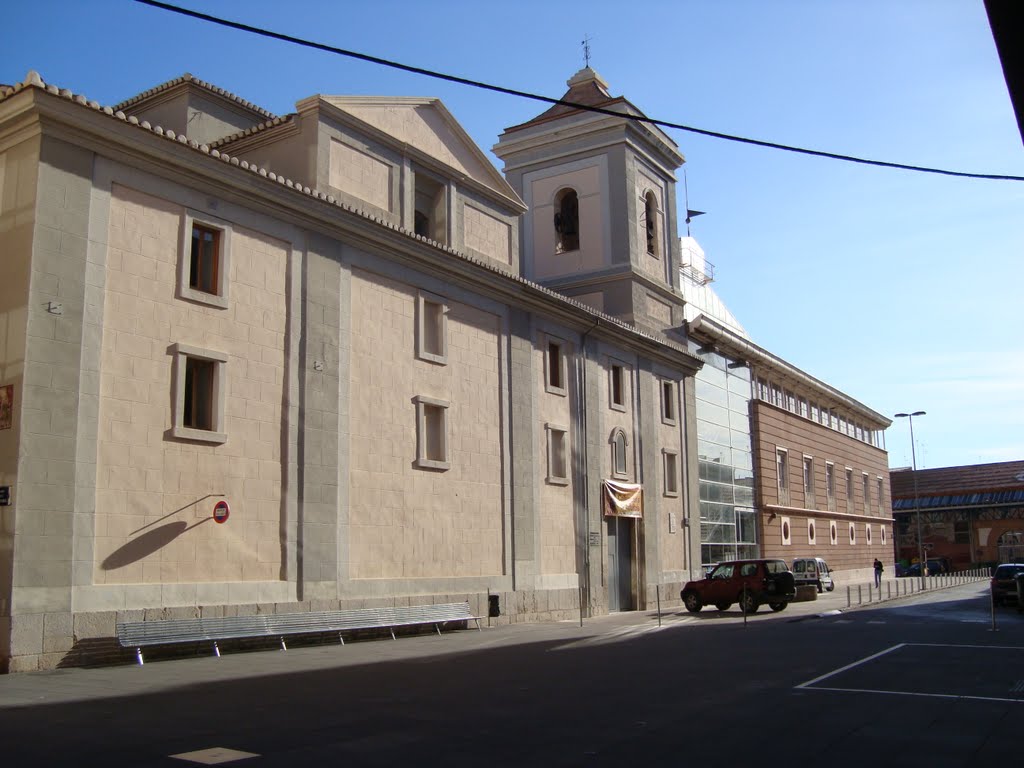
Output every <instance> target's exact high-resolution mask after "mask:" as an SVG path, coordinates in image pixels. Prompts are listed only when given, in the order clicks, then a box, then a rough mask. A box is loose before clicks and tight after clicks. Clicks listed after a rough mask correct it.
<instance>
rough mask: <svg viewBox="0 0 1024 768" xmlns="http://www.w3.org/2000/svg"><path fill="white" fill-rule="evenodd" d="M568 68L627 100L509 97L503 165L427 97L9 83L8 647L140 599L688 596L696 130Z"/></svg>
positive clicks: (87, 631) (0, 102)
mask: <svg viewBox="0 0 1024 768" xmlns="http://www.w3.org/2000/svg"><path fill="white" fill-rule="evenodd" d="M570 94H573V96H574V97H575V96H577V95H580V96H581V97H583V98H589V99H592V100H593V101H594V102H595V103H605V104H607V105H609V106H610V107H611V108H613V109H618V110H621V111H622V115H623V117H622V118H618V117H614V116H608V115H598V116H595V115H591V114H583V113H577V112H573V111H572V110H569V111H562V110H560V109H559V108H556V109H555V110H553V111H549V112H548V113H545V114H544V115H541V116H539V117H538V118H536V119H535V120H532V121H530V122H528V123H525V124H523V125H520V126H516V127H515V128H510V129H508V130H507V131H506V132H505V133H504V134H503V135H502V137H501V139H500V141H499V144H498V149H497V151H498V154H499V155H500V156H501V157H502V158H503V160H504V161H505V163H506V174H507V178H508V180H507V181H506V179H505V178H503V177H502V176H501V174H499V173H498V172H497V171H496V170H495V169H494V168H493V166H492V165H491V164H490V162H489V161H488V159H487V158H486V156H485V155H484V154H483V153H482V152H481V151H480V150H479V148H478V147H476V146H475V145H474V144H473V142H472V141H471V140H470V139H469V138H468V136H467V135H466V134H465V132H464V131H463V130H462V128H461V127H460V126H459V125H458V123H457V122H456V121H455V120H454V118H453V117H452V116H451V115H450V114H449V113H448V112H447V110H446V109H445V108H444V106H443V105H442V104H441V103H440V102H439V101H437V100H436V99H384V98H365V97H358V98H351V97H335V96H319V95H318V96H313V97H310V98H308V99H305V100H303V101H300V102H299V103H298V104H297V106H296V111H295V112H294V113H292V114H289V115H283V116H278V115H274V114H271V113H269V112H268V111H266V110H263V109H262V108H260V107H257V106H255V105H254V104H252V103H250V102H247V101H244V100H243V99H240V98H238V97H237V96H234V95H233V94H230V93H228V92H226V91H224V90H222V89H220V88H217V87H215V86H213V85H211V84H209V83H205V82H203V81H200V80H198V79H196V78H194V77H192V76H190V75H186V76H184V77H182V78H178V79H176V80H172V81H170V82H168V83H164V84H163V85H160V86H158V87H156V88H153V89H152V90H150V91H147V92H145V93H143V94H140V95H139V96H137V97H134V98H131V99H129V100H127V101H125V102H122V103H121V104H118V105H116V106H114V107H103V106H101V105H99V104H97V103H96V102H92V101H90V100H88V99H87V98H85V97H84V96H81V95H78V94H75V93H72V92H71V91H68V90H66V89H62V88H60V87H57V86H55V85H52V84H48V83H45V82H44V81H43V80H42V79H41V78H40V76H39V75H37V74H35V73H29V75H28V76H27V78H26V79H25V81H24V82H22V83H19V84H17V85H16V86H14V87H13V88H8V89H4V90H3V91H2V92H0V237H2V239H3V242H4V253H3V259H4V274H5V279H4V281H3V284H2V285H0V323H2V326H0V327H2V331H3V332H2V334H0V344H2V345H0V488H3V489H5V490H4V491H3V492H2V493H0V504H2V505H3V506H0V521H2V529H0V664H2V665H3V666H4V667H5V668H7V669H9V670H11V671H18V670H28V669H40V668H50V667H54V666H57V665H60V664H68V663H75V662H76V661H78V660H80V659H81V654H82V653H83V649H84V648H86V647H93V646H95V645H96V644H97V643H100V644H102V641H104V640H110V639H111V638H113V636H114V626H115V622H116V621H118V620H125V619H133V620H137V619H158V618H168V617H170V618H173V617H191V616H200V615H211V616H220V615H234V614H239V613H258V612H291V611H303V610H318V609H330V608H334V607H360V606H368V605H394V604H409V603H412V604H415V603H422V602H447V601H450V600H453V599H458V600H469V601H470V602H471V603H472V604H473V607H474V609H475V610H476V611H477V612H480V613H483V612H485V611H487V609H488V606H492V605H497V606H500V613H501V615H500V616H497V617H495V619H494V620H495V621H526V620H533V619H542V618H565V617H569V616H577V615H579V614H580V613H581V612H582V614H583V615H595V614H601V613H605V612H607V611H614V610H633V609H642V608H645V607H647V606H648V605H651V604H653V602H654V600H655V598H656V596H657V595H661V596H662V597H663V598H666V597H668V596H671V595H674V594H678V590H679V585H680V584H681V583H682V582H685V581H686V580H687V579H688V578H690V576H691V575H692V574H693V573H694V572H696V570H697V569H698V566H699V562H700V543H699V540H698V539H697V538H696V537H695V536H691V535H690V532H691V531H695V530H696V527H695V526H696V518H695V517H694V518H693V519H694V524H693V526H691V524H690V523H691V515H692V513H693V510H695V509H696V508H697V495H696V487H697V486H696V483H695V482H694V478H695V476H696V472H697V469H696V467H697V462H696V454H695V447H696V420H695V415H694V402H695V400H694V384H693V376H694V374H695V373H696V371H697V370H698V369H699V368H700V367H701V361H700V360H699V359H698V358H697V357H696V356H695V355H693V354H692V353H691V352H690V351H689V350H688V348H687V341H686V338H685V335H684V330H683V327H682V322H683V316H682V306H683V301H682V297H681V295H680V293H679V290H678V288H677V286H676V283H675V275H676V274H677V270H678V263H679V256H678V250H677V239H676V237H675V211H674V199H675V196H674V175H673V173H674V171H675V169H676V168H677V167H678V165H679V164H680V163H681V162H682V156H681V155H680V154H679V152H678V149H677V148H676V147H675V145H674V144H673V143H672V142H671V141H670V140H669V139H668V138H667V137H665V136H664V135H663V134H660V132H658V131H657V130H655V129H651V128H649V127H646V126H643V125H642V124H638V123H634V122H632V121H631V120H630V119H629V115H631V114H637V113H638V110H636V108H635V107H633V106H632V105H631V104H629V103H628V102H627V101H625V100H624V99H614V98H612V97H610V96H609V95H608V92H607V86H606V85H604V84H603V81H601V80H600V78H599V77H598V76H597V75H596V73H593V72H592V70H589V69H588V70H583V71H582V72H581V73H578V75H577V76H576V77H574V78H573V80H571V81H570ZM524 201H525V202H524ZM219 502H224V503H226V504H227V506H228V508H229V514H228V515H226V516H225V515H220V516H219V517H218V519H216V520H215V519H214V518H213V515H212V511H213V509H214V506H215V504H217V503H219Z"/></svg>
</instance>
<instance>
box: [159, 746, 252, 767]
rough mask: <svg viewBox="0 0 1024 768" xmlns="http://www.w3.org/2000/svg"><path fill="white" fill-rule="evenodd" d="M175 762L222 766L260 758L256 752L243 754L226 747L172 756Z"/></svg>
mask: <svg viewBox="0 0 1024 768" xmlns="http://www.w3.org/2000/svg"><path fill="white" fill-rule="evenodd" d="M170 757H172V758H174V759H175V760H185V761H187V762H190V763H199V764H200V765H220V764H222V763H233V762H235V761H236V760H247V759H248V758H250V757H259V755H257V754H256V753H255V752H242V751H241V750H238V749H228V748H226V747H210V748H209V749H197V750H196V751H194V752H182V753H181V754H178V755H171V756H170Z"/></svg>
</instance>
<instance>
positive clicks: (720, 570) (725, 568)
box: [711, 565, 734, 579]
mask: <svg viewBox="0 0 1024 768" xmlns="http://www.w3.org/2000/svg"><path fill="white" fill-rule="evenodd" d="M733 569H734V566H732V565H720V566H718V567H717V568H715V570H714V571H713V572H712V573H711V578H712V579H731V578H732V572H733Z"/></svg>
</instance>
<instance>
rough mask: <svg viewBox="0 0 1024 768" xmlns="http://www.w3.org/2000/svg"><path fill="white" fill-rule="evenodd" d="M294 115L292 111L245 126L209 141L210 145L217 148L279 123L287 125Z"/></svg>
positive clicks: (293, 118)
mask: <svg viewBox="0 0 1024 768" xmlns="http://www.w3.org/2000/svg"><path fill="white" fill-rule="evenodd" d="M296 117H297V114H296V113H295V112H292V113H291V114H288V115H284V116H283V117H275V118H274V119H273V120H267V121H266V122H265V123H260V124H259V125H254V126H253V127H252V128H246V129H245V130H244V131H239V132H238V133H232V134H231V135H230V136H224V137H223V138H220V139H217V140H216V141H211V142H210V147H217V148H218V149H219V148H220V147H223V146H224V145H225V144H230V143H231V142H233V141H238V140H239V139H244V138H245V137H246V136H252V135H253V134H254V133H262V132H264V131H267V130H269V129H271V128H276V127H277V126H279V125H287V124H288V123H291V122H292V121H293V120H295V118H296Z"/></svg>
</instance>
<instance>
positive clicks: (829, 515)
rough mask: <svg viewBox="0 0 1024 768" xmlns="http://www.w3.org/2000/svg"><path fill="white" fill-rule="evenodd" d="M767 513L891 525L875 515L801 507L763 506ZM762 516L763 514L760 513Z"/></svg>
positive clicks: (888, 521)
mask: <svg viewBox="0 0 1024 768" xmlns="http://www.w3.org/2000/svg"><path fill="white" fill-rule="evenodd" d="M762 506H763V507H764V509H765V510H767V511H768V512H769V513H779V512H781V513H783V514H787V515H801V516H803V517H814V518H816V519H822V520H848V521H851V522H853V521H858V522H866V523H892V522H893V519H892V518H891V517H881V516H875V515H858V514H857V513H855V512H829V511H826V510H822V509H804V508H803V507H787V506H785V505H783V504H763V505H762ZM762 514H764V513H763V512H762Z"/></svg>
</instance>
